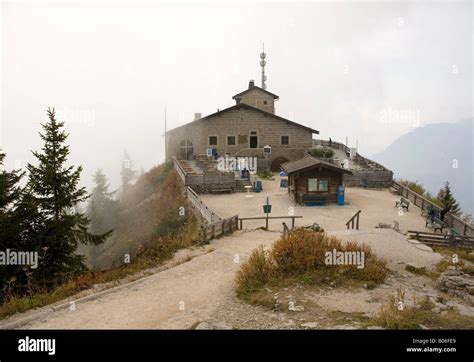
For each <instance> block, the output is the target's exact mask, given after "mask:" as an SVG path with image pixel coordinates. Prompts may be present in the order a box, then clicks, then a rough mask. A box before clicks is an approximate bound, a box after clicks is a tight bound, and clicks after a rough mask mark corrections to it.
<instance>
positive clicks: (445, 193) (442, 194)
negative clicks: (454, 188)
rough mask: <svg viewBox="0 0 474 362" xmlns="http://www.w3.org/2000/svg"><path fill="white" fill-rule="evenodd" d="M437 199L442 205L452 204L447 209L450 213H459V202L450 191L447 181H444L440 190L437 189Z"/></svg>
mask: <svg viewBox="0 0 474 362" xmlns="http://www.w3.org/2000/svg"><path fill="white" fill-rule="evenodd" d="M437 199H438V200H439V202H440V203H441V204H442V206H444V207H447V206H448V205H452V206H451V209H450V210H449V212H450V213H451V214H454V215H459V214H460V213H461V208H460V206H459V203H458V202H457V201H456V199H455V198H454V196H453V194H452V192H451V186H450V185H449V181H446V182H445V183H444V186H443V187H442V188H441V190H439V192H438V196H437Z"/></svg>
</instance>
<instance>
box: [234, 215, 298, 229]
mask: <svg viewBox="0 0 474 362" xmlns="http://www.w3.org/2000/svg"><path fill="white" fill-rule="evenodd" d="M302 217H303V216H268V217H267V216H257V217H240V218H239V224H240V225H239V229H241V230H242V228H243V225H244V220H265V221H266V225H267V226H266V227H267V229H268V220H272V219H291V228H292V229H293V228H294V227H295V219H301V218H302Z"/></svg>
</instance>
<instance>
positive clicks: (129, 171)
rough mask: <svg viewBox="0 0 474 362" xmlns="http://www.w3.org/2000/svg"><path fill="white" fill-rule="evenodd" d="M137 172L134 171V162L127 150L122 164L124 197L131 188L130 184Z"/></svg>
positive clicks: (121, 173)
mask: <svg viewBox="0 0 474 362" xmlns="http://www.w3.org/2000/svg"><path fill="white" fill-rule="evenodd" d="M136 174H137V172H136V171H135V170H134V169H133V162H132V159H131V158H130V155H129V154H128V152H127V151H126V150H125V151H124V158H123V162H122V171H121V172H120V175H121V177H122V195H123V194H125V193H126V192H127V190H128V188H129V187H130V183H131V182H132V180H133V179H134V178H135V176H136Z"/></svg>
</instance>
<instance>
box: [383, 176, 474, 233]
mask: <svg viewBox="0 0 474 362" xmlns="http://www.w3.org/2000/svg"><path fill="white" fill-rule="evenodd" d="M392 187H393V188H394V189H396V190H397V192H398V193H399V194H400V195H401V196H403V197H404V198H406V199H407V200H408V201H410V202H411V203H413V205H415V206H418V207H419V208H420V209H421V210H422V211H423V210H425V209H426V208H427V207H428V206H431V207H433V208H434V209H435V210H437V211H441V208H440V207H439V206H438V205H436V204H434V203H433V202H431V201H430V200H428V199H426V198H424V197H423V196H421V195H420V194H417V193H416V192H414V191H413V190H410V189H409V188H408V187H406V186H404V185H402V184H400V183H398V182H396V181H393V182H392ZM444 221H445V222H446V223H447V225H448V226H449V227H451V228H453V229H455V230H457V231H458V232H459V233H460V234H462V235H467V236H474V225H472V224H469V223H468V222H466V221H464V220H462V219H461V218H459V217H458V216H456V215H453V214H451V213H450V212H448V213H447V214H446V215H444Z"/></svg>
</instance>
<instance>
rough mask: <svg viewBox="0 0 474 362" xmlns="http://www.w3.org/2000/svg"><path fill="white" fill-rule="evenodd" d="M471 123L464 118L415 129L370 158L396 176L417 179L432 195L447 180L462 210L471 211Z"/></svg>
mask: <svg viewBox="0 0 474 362" xmlns="http://www.w3.org/2000/svg"><path fill="white" fill-rule="evenodd" d="M473 123H474V119H467V120H464V121H461V122H458V123H436V124H430V125H427V126H424V127H420V128H416V129H415V130H413V131H412V132H410V133H407V134H405V135H403V136H401V137H400V138H398V139H397V140H396V141H394V142H393V143H392V144H391V145H390V146H388V147H387V148H386V149H385V151H383V152H381V153H378V154H375V155H373V156H371V157H370V158H371V159H373V160H374V161H377V162H379V163H381V164H382V165H384V166H385V167H387V168H389V169H391V170H392V171H393V172H394V177H395V178H397V179H398V178H405V179H409V180H412V181H415V180H418V181H419V182H420V183H421V184H423V185H424V187H425V188H426V190H427V191H429V192H431V193H432V194H435V195H436V194H437V192H438V190H439V189H440V188H441V186H442V185H443V183H444V182H445V181H449V182H450V184H451V186H452V187H451V188H452V190H453V194H454V197H456V199H457V201H458V202H459V203H460V204H461V207H462V209H463V211H464V212H469V213H471V214H474V205H473V204H474V199H473V197H474V195H473V181H474V180H473V173H474V167H473V153H474V148H473V147H474V133H473ZM454 160H457V163H458V167H457V168H454V167H453V166H455V161H454Z"/></svg>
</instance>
